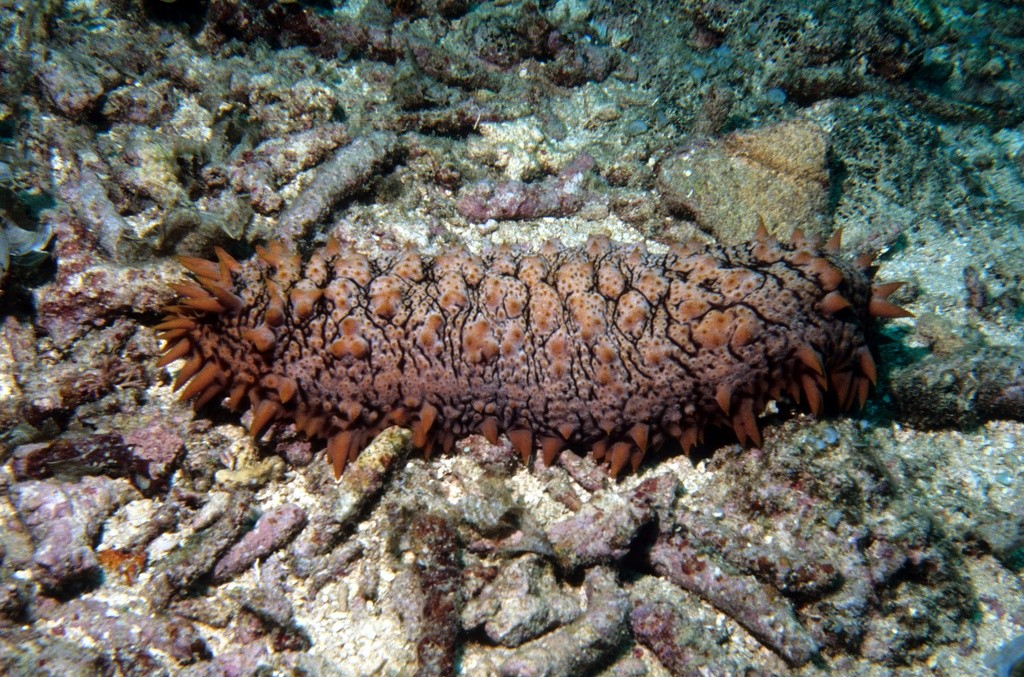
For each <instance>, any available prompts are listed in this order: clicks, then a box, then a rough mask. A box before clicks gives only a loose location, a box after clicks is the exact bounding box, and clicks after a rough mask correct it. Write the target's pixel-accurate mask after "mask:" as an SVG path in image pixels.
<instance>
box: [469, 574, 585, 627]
mask: <svg viewBox="0 0 1024 677" xmlns="http://www.w3.org/2000/svg"><path fill="white" fill-rule="evenodd" d="M579 615H580V606H579V602H578V601H577V600H576V598H575V596H573V595H569V594H567V593H565V592H564V591H562V590H561V589H560V588H559V586H558V583H557V581H556V580H555V576H554V572H553V571H552V569H551V565H550V564H547V563H545V562H543V560H541V559H540V558H539V557H537V556H535V555H527V556H525V557H521V558H519V559H517V560H515V561H514V562H512V563H510V564H508V565H507V566H505V567H504V568H502V569H501V571H500V572H499V573H498V575H497V577H496V578H495V579H494V580H493V581H491V582H490V583H487V584H486V585H485V586H484V588H483V590H481V592H480V594H479V595H478V596H476V597H474V598H473V599H471V600H470V601H469V602H468V603H467V604H466V608H465V609H464V610H463V612H462V625H463V627H465V628H466V629H467V630H471V629H473V628H475V627H478V626H480V625H483V628H484V632H485V633H486V634H487V636H488V637H489V638H490V639H491V640H492V641H494V642H497V643H498V644H503V645H505V646H510V647H515V646H519V645H520V644H522V643H523V642H526V641H528V640H531V639H533V638H535V637H538V636H540V635H542V634H543V633H545V632H547V631H548V630H550V629H551V628H553V627H556V626H560V625H565V624H566V623H570V622H572V621H574V620H576V618H577V617H578V616H579Z"/></svg>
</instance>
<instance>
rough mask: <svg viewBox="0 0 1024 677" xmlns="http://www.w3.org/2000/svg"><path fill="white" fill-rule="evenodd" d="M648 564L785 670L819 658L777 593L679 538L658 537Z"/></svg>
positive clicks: (816, 645) (816, 646) (813, 644)
mask: <svg viewBox="0 0 1024 677" xmlns="http://www.w3.org/2000/svg"><path fill="white" fill-rule="evenodd" d="M650 560H651V564H653V565H654V569H655V571H657V572H658V573H659V574H661V575H662V576H666V577H667V578H668V579H669V580H670V581H672V582H673V583H675V584H676V585H678V586H680V587H681V588H683V589H685V590H689V591H690V592H692V593H694V594H696V595H698V596H700V597H702V598H703V599H705V600H707V601H708V602H709V603H710V604H712V605H713V606H715V607H716V608H718V609H720V610H721V611H722V612H724V613H726V614H728V615H729V616H731V617H732V618H733V619H735V620H736V621H737V622H738V623H740V624H741V625H743V626H744V627H745V628H746V629H747V630H749V631H750V633H751V634H752V635H754V636H755V637H756V638H757V639H758V640H759V641H760V642H762V643H763V644H764V645H765V646H767V647H769V648H771V649H772V650H773V651H775V652H776V653H778V654H779V655H780V656H782V657H783V658H784V659H785V660H786V662H787V663H789V664H790V665H793V666H795V667H799V666H801V665H805V664H806V663H807V662H808V661H809V660H811V658H813V657H814V656H815V655H816V654H817V653H818V644H817V642H815V641H814V638H813V637H812V636H811V635H810V633H809V632H808V631H807V630H806V629H805V628H804V626H803V625H801V623H800V621H799V620H798V619H797V618H796V615H795V614H794V613H793V608H792V607H791V606H790V604H789V602H788V601H787V600H786V599H785V598H784V597H783V596H782V595H780V594H779V592H778V591H777V590H775V589H774V588H772V587H770V586H768V585H765V584H763V583H761V582H759V581H758V580H757V579H756V578H754V577H753V576H750V575H743V574H734V573H730V572H728V571H725V570H723V569H722V568H721V567H720V566H719V565H718V564H716V563H715V561H714V560H712V559H711V558H710V557H709V556H708V555H707V554H705V553H703V552H700V551H698V550H697V549H696V548H695V547H694V546H693V545H692V544H691V543H690V542H689V541H688V540H687V539H686V538H685V537H684V536H680V535H674V536H663V537H661V538H659V539H658V542H657V543H655V545H654V547H653V548H651V551H650Z"/></svg>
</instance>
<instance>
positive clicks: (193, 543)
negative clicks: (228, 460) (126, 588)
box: [148, 491, 252, 609]
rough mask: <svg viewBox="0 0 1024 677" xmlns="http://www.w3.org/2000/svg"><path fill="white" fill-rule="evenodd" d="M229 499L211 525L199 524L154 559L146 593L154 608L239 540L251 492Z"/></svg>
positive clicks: (208, 568)
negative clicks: (161, 555)
mask: <svg viewBox="0 0 1024 677" xmlns="http://www.w3.org/2000/svg"><path fill="white" fill-rule="evenodd" d="M228 499H229V500H227V501H225V505H224V506H223V510H222V511H218V514H217V516H216V517H215V518H213V522H212V523H211V524H208V525H206V526H204V527H199V528H198V529H197V531H196V532H195V533H193V534H192V535H190V536H188V537H187V538H185V540H184V541H183V542H182V543H181V544H179V545H178V547H177V548H176V549H175V550H173V551H171V552H169V553H167V554H166V555H164V556H163V557H162V558H160V559H157V560H156V561H154V562H153V564H152V565H151V567H150V568H151V570H152V573H153V575H152V579H151V582H150V586H149V590H148V592H149V598H150V601H151V603H152V604H153V606H154V607H155V608H158V609H159V608H163V607H165V606H167V604H168V603H169V602H170V601H171V599H172V598H173V597H174V596H175V595H177V594H179V593H181V592H184V591H186V590H187V589H188V588H189V587H190V586H191V585H192V584H193V583H195V582H196V581H198V580H199V579H200V578H202V577H203V576H205V575H206V574H208V573H210V571H211V570H212V569H213V567H214V566H215V565H216V563H217V560H219V559H220V557H221V556H222V555H223V554H224V553H225V552H227V550H228V549H229V548H230V547H231V546H232V545H234V543H235V542H236V541H237V540H238V537H239V535H240V534H241V533H242V530H243V529H244V528H245V524H246V518H247V517H248V515H249V505H250V504H251V502H252V495H251V494H250V493H248V492H244V491H237V492H235V493H234V494H232V495H231V496H230V497H228ZM202 512H203V511H200V513H202ZM197 517H198V516H197Z"/></svg>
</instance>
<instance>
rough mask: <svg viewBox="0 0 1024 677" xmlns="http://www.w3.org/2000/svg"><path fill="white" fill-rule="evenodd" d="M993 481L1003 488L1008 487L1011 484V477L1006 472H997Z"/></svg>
mask: <svg viewBox="0 0 1024 677" xmlns="http://www.w3.org/2000/svg"><path fill="white" fill-rule="evenodd" d="M995 481H996V482H999V483H1000V484H1002V485H1003V486H1004V487H1008V486H1010V485H1012V484H1013V475H1011V474H1010V473H1008V472H1005V471H1003V472H997V473H996V475H995Z"/></svg>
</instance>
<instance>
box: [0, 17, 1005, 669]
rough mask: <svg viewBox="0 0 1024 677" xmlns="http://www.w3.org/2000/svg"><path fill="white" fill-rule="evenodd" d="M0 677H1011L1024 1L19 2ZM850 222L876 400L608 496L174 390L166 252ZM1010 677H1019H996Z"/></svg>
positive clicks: (593, 488)
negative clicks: (164, 349) (167, 339)
mask: <svg viewBox="0 0 1024 677" xmlns="http://www.w3.org/2000/svg"><path fill="white" fill-rule="evenodd" d="M0 27H2V28H3V36H4V40H5V44H4V49H3V51H2V53H0V90H2V92H3V97H2V99H0V216H2V226H0V275H2V276H3V281H2V283H0V284H2V286H0V324H2V326H0V461H2V463H3V465H2V468H0V523H2V528H0V673H3V674H12V675H39V674H53V675H93V674H100V675H118V674H128V675H151V674H184V675H256V674H261V675H265V674H309V675H334V674H337V675H359V674H367V675H369V674H389V675H405V674H422V675H432V674H452V673H456V674H465V675H487V674H501V675H583V674H600V675H666V674H679V675H688V674H695V675H704V674H707V675H733V674H752V675H760V674H764V675H768V674H795V675H813V674H820V673H823V672H831V673H834V674H854V675H856V674H862V675H874V674H940V675H961V674H1009V672H1010V670H1011V669H1012V668H1013V665H1014V663H1015V661H1016V662H1018V668H1017V669H1019V661H1020V660H1021V653H1024V642H1022V641H1021V640H1020V639H1017V640H1016V641H1014V639H1015V638H1019V637H1020V636H1021V635H1022V634H1024V578H1022V571H1024V450H1022V447H1021V442H1022V438H1024V423H1022V422H1024V338H1022V337H1024V293H1022V291H1024V277H1022V275H1024V273H1022V271H1024V233H1022V225H1021V224H1022V219H1024V8H1022V7H1021V6H1020V5H1019V4H1016V5H1015V4H1013V3H1002V2H996V1H988V2H986V1H970V0H960V1H959V2H942V1H938V0H937V1H934V2H933V1H931V0H918V1H908V2H892V3H888V2H866V3H865V2H848V1H840V2H810V3H789V4H785V3H778V2H777V3H771V2H766V1H763V0H755V1H754V2H744V3H739V2H730V1H724V2H715V1H711V2H697V1H692V2H691V1H689V0H687V1H684V2H653V3H648V4H644V5H643V6H634V5H629V4H626V3H623V4H621V5H620V4H618V3H616V2H602V1H595V2H585V1H583V0H559V1H558V2H542V3H532V2H508V1H499V2H484V3H476V2H469V1H467V0H422V1H418V0H365V1H354V2H333V3H332V2H331V1H330V0H326V1H325V0H321V1H319V2H277V1H276V0H253V1H251V2H243V1H241V0H209V1H207V2H201V1H199V0H178V1H177V2H163V1H159V0H153V1H149V0H82V1H71V0H65V1H62V2H61V1H45V2H37V3H15V2H10V1H7V0H3V1H0ZM759 223H763V224H764V225H765V226H766V227H767V228H768V229H769V230H770V231H771V232H772V233H774V234H776V235H778V236H780V237H785V236H788V235H790V234H791V233H792V231H793V230H794V229H795V228H798V227H799V228H801V229H803V230H804V231H806V232H808V233H811V234H817V235H827V234H830V233H832V232H833V231H834V230H835V229H837V228H842V229H843V231H844V235H845V236H844V241H845V243H846V244H845V248H846V249H847V250H849V251H850V252H851V253H852V254H857V253H863V252H867V251H873V252H878V253H879V258H878V260H877V264H878V267H879V272H878V278H879V279H881V280H905V281H907V283H908V284H907V285H906V286H905V287H904V288H903V289H901V290H900V291H899V292H897V295H896V296H894V297H893V298H894V300H895V301H897V302H898V303H900V304H901V305H903V306H905V307H906V308H908V309H910V310H911V311H913V312H914V314H915V317H913V318H904V319H899V320H895V321H890V322H887V323H886V324H885V325H884V326H883V328H882V330H881V332H880V335H879V336H878V341H877V353H878V356H879V358H880V359H879V362H880V365H881V373H880V381H879V384H878V387H877V388H876V391H875V393H874V394H873V395H872V397H871V399H870V401H869V403H868V405H867V407H866V408H865V409H864V410H862V411H859V412H856V413H853V414H845V415H831V416H824V417H822V418H821V419H815V418H814V417H812V416H810V415H807V414H803V413H800V411H799V410H798V408H794V407H793V406H792V405H791V404H788V403H786V402H779V403H777V404H776V405H775V406H774V407H773V409H772V411H770V412H769V413H768V414H767V415H766V416H764V417H762V420H761V425H762V428H763V431H764V443H763V445H762V446H761V448H758V449H744V448H742V447H740V446H739V445H738V444H736V443H735V440H734V439H733V438H731V437H730V436H728V435H722V436H721V437H720V438H716V437H715V436H714V435H710V436H709V439H707V440H706V441H705V443H704V444H703V445H702V446H701V447H700V448H698V449H697V450H696V451H695V452H694V453H693V454H692V455H691V456H690V457H685V456H681V455H675V456H673V455H671V454H663V455H660V456H656V457H654V458H651V457H650V455H649V457H648V460H647V461H646V462H645V463H644V465H643V466H641V468H640V469H639V472H637V473H636V474H632V475H629V476H627V477H625V478H624V479H620V480H619V481H613V480H611V479H609V477H608V476H607V474H606V473H605V472H604V471H603V470H602V469H601V468H599V467H597V466H596V465H595V464H594V463H593V462H592V461H591V460H590V459H589V458H587V457H585V456H578V455H576V454H574V453H563V454H562V455H561V457H560V458H559V460H558V462H557V464H555V465H554V466H553V467H550V468H544V467H542V464H539V463H535V464H534V465H533V467H524V466H523V464H522V463H521V461H520V460H519V457H518V454H517V453H516V452H515V451H513V449H512V445H511V444H509V443H508V442H505V441H502V443H500V444H496V445H495V444H490V443H488V442H487V441H486V440H485V439H483V438H481V437H475V436H474V437H469V438H466V439H464V440H460V441H459V442H458V443H457V445H456V452H455V453H454V454H451V455H446V456H442V457H440V458H433V459H431V460H425V459H423V458H422V457H420V456H419V455H417V454H414V453H412V452H411V444H410V441H409V435H408V433H407V432H404V431H402V430H399V429H391V430H388V431H385V432H384V433H382V434H381V435H380V436H379V437H378V439H377V440H376V441H375V442H374V443H373V444H372V445H371V447H370V448H369V449H368V450H366V451H365V452H364V453H363V454H362V455H361V456H360V457H359V458H358V459H357V460H356V462H355V464H354V466H353V467H350V468H349V469H348V470H347V471H346V473H345V474H344V475H343V476H342V477H341V479H340V481H335V479H334V477H333V474H332V473H331V470H330V468H329V467H328V465H327V464H326V463H324V461H323V449H322V445H317V444H311V443H309V442H308V441H306V440H305V439H304V437H303V436H302V435H301V434H300V433H298V432H297V431H296V430H295V429H294V428H293V427H291V426H277V427H276V428H274V429H272V430H271V431H270V433H269V434H268V435H265V436H264V437H263V438H261V439H260V440H259V441H254V440H253V439H251V437H249V436H248V435H247V432H246V427H245V425H246V423H247V417H242V418H241V419H240V418H239V417H238V416H236V415H231V414H229V413H226V412H225V411H222V410H220V409H218V408H211V409H208V410H204V411H202V412H200V413H199V414H196V413H194V412H193V411H192V410H191V408H190V407H189V406H188V405H187V403H181V402H179V401H177V398H176V396H175V395H174V394H173V393H172V391H171V383H172V380H173V374H174V371H175V368H174V367H172V368H171V369H170V370H165V369H158V368H156V367H155V366H154V363H155V361H156V358H157V356H158V354H159V352H160V344H159V341H158V340H157V339H156V335H155V332H154V330H153V329H152V328H151V327H152V325H153V324H155V323H156V322H158V321H159V318H160V317H161V316H162V313H161V309H162V307H163V306H164V305H166V304H168V303H169V302H171V300H172V298H173V293H172V292H171V290H170V289H169V288H168V287H167V283H168V282H173V281H176V280H178V279H179V278H180V277H181V276H182V274H183V271H182V268H181V267H180V266H179V265H178V263H177V262H176V260H175V259H174V256H175V255H192V256H203V257H209V256H211V255H212V251H213V248H214V247H215V246H223V247H225V248H226V249H228V250H229V251H231V252H232V253H233V254H235V255H236V256H238V257H244V256H247V255H249V254H250V253H251V251H252V249H253V246H254V245H255V244H257V243H260V242H265V241H267V240H269V239H275V238H277V239H284V240H286V241H289V242H290V243H291V245H292V246H294V247H296V248H297V249H298V250H300V251H303V252H306V251H308V250H309V248H310V246H311V245H313V244H314V243H317V242H322V241H324V240H325V239H326V237H327V236H328V235H333V236H335V237H338V238H339V239H340V240H342V241H343V242H344V243H345V244H347V245H351V246H353V247H356V248H358V249H360V250H362V251H364V252H366V253H367V254H370V255H373V254H374V253H375V252H379V251H381V250H384V249H388V248H392V247H395V246H403V245H406V244H412V245H414V246H416V247H418V248H419V249H421V250H423V251H426V252H440V251H443V250H444V249H445V248H446V247H449V246H452V245H460V246H464V247H467V248H469V249H471V250H474V251H480V250H482V249H485V248H487V247H490V246H493V245H497V244H501V243H512V244H514V245H517V246H520V245H521V246H524V247H535V246H537V243H538V242H540V241H543V240H545V239H547V238H557V239H559V240H560V241H561V242H563V243H566V244H570V245H571V244H579V243H581V242H582V241H584V240H585V238H586V237H587V236H588V235H589V234H591V233H607V234H610V235H612V236H613V237H614V238H616V239H618V240H623V241H630V242H637V241H644V242H646V243H647V245H648V246H649V247H650V248H652V249H655V250H656V249H657V248H658V247H664V246H667V245H669V244H672V243H675V242H679V241H685V240H687V239H689V238H693V237H697V238H700V239H703V240H705V241H718V242H723V243H735V242H742V241H744V240H746V239H748V238H749V237H750V236H751V235H752V234H753V232H754V230H755V229H756V227H757V226H758V224H759ZM1000 671H1002V672H1000Z"/></svg>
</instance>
